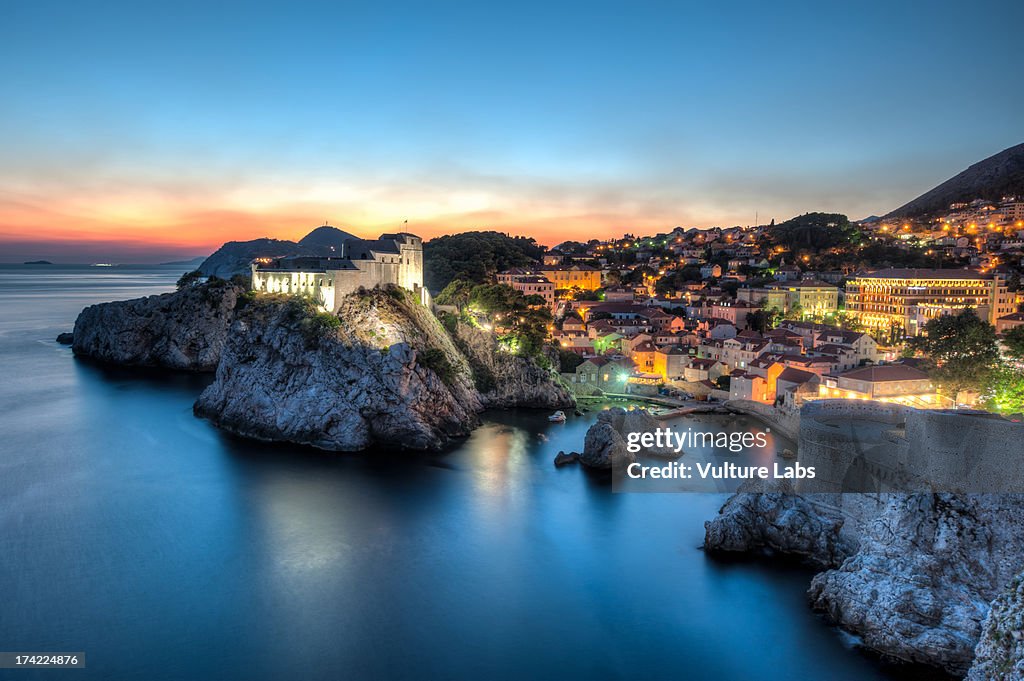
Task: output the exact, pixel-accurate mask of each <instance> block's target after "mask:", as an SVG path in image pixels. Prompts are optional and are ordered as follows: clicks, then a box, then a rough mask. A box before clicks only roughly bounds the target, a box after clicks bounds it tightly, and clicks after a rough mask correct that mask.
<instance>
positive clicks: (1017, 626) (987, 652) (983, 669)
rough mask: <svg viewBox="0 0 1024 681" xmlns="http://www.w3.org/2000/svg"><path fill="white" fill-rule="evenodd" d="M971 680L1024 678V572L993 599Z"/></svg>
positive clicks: (975, 655) (1008, 680) (1013, 680)
mask: <svg viewBox="0 0 1024 681" xmlns="http://www.w3.org/2000/svg"><path fill="white" fill-rule="evenodd" d="M967 678H968V679H970V681H991V680H992V679H998V680H999V681H1021V680H1022V679H1024V574H1022V575H1018V576H1017V577H1015V578H1014V580H1013V581H1012V582H1011V583H1010V586H1009V588H1008V589H1007V590H1006V591H1004V592H1003V593H1002V594H1001V595H1000V596H999V597H998V598H996V599H995V600H994V601H993V602H992V607H991V608H990V609H989V612H988V617H986V618H985V622H984V623H983V624H982V629H981V640H980V641H978V645H977V647H976V648H975V649H974V664H972V665H971V669H970V672H969V673H968V674H967Z"/></svg>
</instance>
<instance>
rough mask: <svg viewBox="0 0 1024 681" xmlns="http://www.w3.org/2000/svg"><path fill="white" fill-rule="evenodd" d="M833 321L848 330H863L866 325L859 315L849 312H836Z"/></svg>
mask: <svg viewBox="0 0 1024 681" xmlns="http://www.w3.org/2000/svg"><path fill="white" fill-rule="evenodd" d="M832 323H833V324H835V325H836V326H838V327H839V328H840V329H846V330H847V331H858V332H860V331H863V330H864V325H863V324H862V323H861V321H860V319H858V318H857V315H853V314H850V313H848V312H842V311H840V312H836V313H835V315H834V316H833V317H832Z"/></svg>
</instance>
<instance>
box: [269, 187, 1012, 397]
mask: <svg viewBox="0 0 1024 681" xmlns="http://www.w3.org/2000/svg"><path fill="white" fill-rule="evenodd" d="M487 234H488V235H489V236H490V237H491V238H497V239H506V240H508V241H512V239H511V238H509V237H505V236H504V235H499V234H496V233H487ZM470 236H472V233H471V234H470V235H455V236H452V237H445V238H447V239H459V238H469V237H470ZM396 238H397V239H398V240H399V241H395V239H396ZM348 243H352V244H353V246H352V247H351V250H352V252H350V253H348V254H343V253H339V255H338V257H335V258H334V259H333V260H332V259H319V260H310V259H308V258H307V259H305V260H302V259H292V260H284V261H282V260H276V261H271V260H270V259H263V260H262V261H260V262H256V263H254V264H253V267H252V275H253V282H254V287H255V288H256V289H257V290H262V291H268V290H269V291H276V292H292V293H308V294H310V295H315V296H318V299H319V300H321V301H322V305H323V306H324V307H325V309H331V308H332V307H334V304H333V301H334V295H335V293H334V291H335V288H336V287H338V288H337V290H339V291H341V290H352V289H353V287H355V286H357V285H366V284H367V283H371V280H372V279H373V277H379V278H380V282H379V283H387V282H391V283H401V285H403V286H405V287H406V288H408V289H410V290H412V291H414V292H416V293H417V294H418V295H420V296H421V297H422V298H423V300H424V302H427V300H428V298H429V294H428V293H427V291H426V288H425V287H424V286H423V268H424V266H423V260H424V258H423V251H422V246H421V242H420V240H419V239H418V238H417V237H414V236H412V235H401V236H398V235H383V236H382V237H381V238H380V240H378V241H376V242H373V241H370V242H367V241H364V240H356V241H350V242H348ZM531 245H532V240H531ZM430 248H431V246H430V244H429V243H428V245H427V247H426V261H427V263H426V269H427V270H428V274H429V270H430V267H431V251H430ZM340 250H344V249H340ZM355 251H361V252H360V253H355ZM520 255H521V254H520ZM533 255H535V257H533V258H529V257H525V256H523V257H521V258H520V260H521V261H520V264H518V265H517V266H514V267H508V268H504V269H493V268H492V271H484V272H482V273H481V272H477V273H475V275H474V276H466V277H465V278H463V276H464V275H462V274H461V273H459V272H456V273H455V275H454V276H452V275H450V276H449V277H448V280H447V281H445V282H444V284H445V286H444V287H443V289H441V290H439V291H435V296H436V298H435V300H434V301H433V304H435V308H436V310H437V311H438V312H439V314H441V315H445V314H451V315H457V316H461V317H462V318H463V319H466V320H469V321H471V322H472V323H474V324H476V325H477V326H478V327H480V328H483V329H486V330H488V331H493V332H494V333H495V334H497V335H499V336H502V337H504V338H506V339H508V340H509V342H510V343H516V344H520V343H522V342H523V341H524V333H523V329H522V328H521V325H520V326H517V323H516V322H517V321H518V322H522V321H523V320H524V316H523V315H524V314H525V315H528V316H529V321H532V322H533V325H532V328H533V329H534V331H535V332H534V334H533V335H534V338H533V344H534V345H537V344H541V343H546V344H550V345H553V346H554V347H556V348H557V349H558V351H559V357H560V359H559V364H560V366H559V369H560V373H561V375H562V378H563V379H564V381H565V382H566V384H568V385H569V386H570V387H571V389H572V390H573V392H575V393H576V394H577V395H579V396H586V395H601V394H606V395H607V394H610V395H621V394H631V395H636V396H656V395H661V396H668V397H686V398H696V399H701V400H704V399H712V400H746V401H753V402H758V403H762V404H769V405H776V406H778V407H780V408H785V409H799V407H800V406H801V405H802V404H803V403H804V402H805V401H807V400H815V399H821V398H835V397H840V398H846V399H861V400H875V401H882V402H892V403H897V404H902V405H905V406H912V407H917V408H923V409H929V408H950V407H958V406H959V407H979V406H984V405H985V404H990V405H992V404H994V401H993V395H992V388H991V387H990V386H987V385H986V383H985V378H984V377H983V376H982V375H981V374H982V373H983V372H982V371H981V369H982V368H984V367H983V366H978V367H976V370H977V373H978V375H977V377H976V378H977V379H978V380H970V377H968V378H967V380H959V381H956V382H955V385H952V383H954V382H950V381H947V380H944V376H943V372H942V370H941V369H942V366H941V364H942V358H941V357H940V358H934V357H930V356H929V353H928V352H927V351H926V348H927V342H924V341H926V338H927V336H928V329H929V325H932V326H935V324H937V323H941V322H942V320H943V319H947V320H948V319H955V318H957V317H958V315H961V313H963V312H964V311H965V310H966V311H969V312H970V315H971V317H972V318H971V319H970V320H968V323H970V322H972V321H973V322H976V323H977V324H978V325H983V328H990V329H991V332H992V338H993V346H994V347H993V349H995V347H998V349H999V352H998V353H997V355H994V356H991V357H990V359H992V360H994V361H993V362H990V364H992V365H993V366H995V365H997V364H998V365H1000V367H1002V369H1003V373H1004V374H1005V372H1007V371H1009V372H1014V371H1019V369H1020V342H1019V340H1018V338H1019V336H1020V335H1021V334H1024V329H1022V328H1021V327H1024V313H1022V312H1021V310H1022V309H1024V290H1021V286H1020V278H1021V268H1022V263H1024V200H1020V199H1018V198H1017V197H1005V198H1004V199H1003V200H1001V201H998V202H989V201H983V200H977V201H973V202H971V203H968V204H954V205H951V206H950V210H949V212H947V213H944V214H942V215H939V216H937V217H934V218H929V219H927V220H923V219H918V220H909V219H904V220H896V221H893V220H884V219H878V218H870V219H868V220H864V221H861V222H858V223H851V222H849V221H848V220H847V219H846V218H845V216H841V215H832V214H819V213H812V214H807V215H804V216H799V217H797V218H794V219H793V220H790V221H787V222H784V223H781V224H779V225H776V224H774V223H772V224H768V225H759V226H752V227H731V228H712V229H696V228H683V227H677V228H675V229H673V230H671V231H669V232H666V233H660V234H655V235H650V236H633V235H625V236H624V237H622V238H616V239H611V240H605V241H599V240H592V241H590V242H587V243H579V242H565V243H563V244H560V245H559V246H558V247H556V248H551V249H543V248H537V249H536V251H535V253H534V254H533ZM350 256H351V257H350ZM332 263H344V264H332ZM353 263H355V264H353ZM403 263H405V264H403ZM410 263H411V264H410ZM303 266H306V267H307V268H308V269H309V271H308V272H305V274H303V270H302V267H303ZM332 268H335V269H332ZM389 268H390V269H389ZM391 270H394V272H392V271H391ZM353 273H355V274H353ZM335 280H337V281H338V284H337V285H335V284H334V282H335ZM343 280H344V281H348V282H349V283H347V284H343V283H341V282H342V281H343ZM321 287H322V288H321ZM502 289H504V291H505V293H504V294H501V295H498V292H499V291H501V290H502ZM324 292H326V295H327V297H326V298H325V297H324ZM497 299H500V301H497ZM428 304H431V303H428ZM517 306H518V307H517ZM510 310H511V311H512V312H513V313H514V314H510V313H509V311H510ZM516 310H518V312H516ZM503 320H505V321H503ZM538 325H542V327H541V332H540V333H537V332H536V329H537V328H538ZM1015 329H1019V330H1016V331H1015ZM936 359H938V361H935V360H936ZM961 378H963V377H961ZM986 390H988V394H986ZM1004 392H1005V390H1004ZM1003 397H1005V396H1003ZM1014 406H1017V407H1018V410H1019V405H1018V404H1017V403H1014Z"/></svg>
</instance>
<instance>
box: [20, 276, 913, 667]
mask: <svg viewBox="0 0 1024 681" xmlns="http://www.w3.org/2000/svg"><path fill="white" fill-rule="evenodd" d="M178 274H180V273H178V272H167V271H159V270H151V271H150V270H135V271H129V272H121V271H111V270H104V271H97V270H96V269H95V268H91V269H90V268H81V269H74V268H59V269H49V268H47V269H46V270H38V269H36V270H32V269H31V268H20V267H5V268H0V367H3V375H2V382H0V650H7V651H14V650H33V651H85V653H86V659H87V663H88V668H87V669H85V670H73V671H52V670H42V671H36V672H25V671H7V672H4V671H0V678H17V679H30V678H45V679H55V678H65V677H66V678H72V679H83V680H84V679H139V680H140V681H157V680H161V679H182V680H186V679H187V680H193V679H227V680H231V679H239V680H241V679H246V680H249V679H256V680H259V679H342V678H344V679H362V678H408V679H425V678H446V679H537V678H559V677H560V678H585V679H604V678H609V679H611V678H634V677H641V678H673V679H678V678H688V679H769V680H772V679H778V680H782V679H830V680H841V679H882V678H892V674H893V672H892V671H891V670H890V671H886V670H882V669H881V668H879V666H878V665H877V664H876V663H874V662H873V661H871V660H869V659H867V658H865V657H864V656H862V655H861V654H859V653H858V652H856V651H854V650H851V649H850V648H849V647H848V646H847V645H845V644H844V643H843V640H842V638H841V637H840V636H839V635H837V633H836V632H835V631H834V630H832V629H830V628H828V627H827V626H824V625H823V624H822V622H821V621H820V620H819V619H818V618H817V617H816V616H815V615H814V614H813V613H811V612H810V611H809V609H808V608H807V606H806V603H805V598H804V591H805V589H806V587H807V584H808V581H809V578H810V575H809V573H807V572H804V571H802V570H798V569H793V568H782V567H772V566H768V565H765V564H763V563H751V562H734V563H723V562H718V561H712V560H709V559H708V558H707V557H706V556H705V555H704V554H703V553H702V552H701V551H699V550H698V547H699V545H700V544H701V541H702V539H703V521H704V520H705V519H707V518H710V517H711V516H712V515H714V513H715V512H716V511H717V510H718V507H719V506H720V505H721V503H722V501H723V500H724V496H723V495H710V494H612V493H611V491H610V486H609V484H608V481H607V480H605V479H602V478H601V477H600V476H592V475H588V474H586V473H585V472H584V471H582V470H580V469H578V468H576V467H567V468H563V469H555V468H554V467H553V466H552V463H551V461H552V458H553V456H554V454H555V453H556V452H557V451H558V450H559V449H578V448H579V447H580V444H581V443H582V439H583V434H584V432H585V431H586V428H587V426H588V425H589V423H590V422H591V421H592V419H593V415H592V414H588V415H587V416H586V417H584V418H576V419H571V420H570V421H569V422H568V423H566V424H563V425H552V424H548V423H547V422H546V420H545V415H544V414H537V413H530V412H510V413H498V414H491V415H489V416H488V418H487V424H486V425H485V426H484V427H483V428H481V429H480V430H478V431H477V432H475V433H474V434H473V436H472V437H471V438H469V440H468V441H466V442H465V443H464V444H463V445H461V446H460V447H458V448H457V449H456V450H454V451H453V452H451V453H449V454H448V455H446V456H443V457H424V456H397V455H378V456H375V457H363V456H351V455H349V456H339V455H331V454H327V453H323V452H316V451H312V450H305V449H295V448H289V447H282V446H267V445H259V444H254V443H250V442H245V441H241V440H236V439H233V438H229V437H226V436H224V435H222V434H220V433H219V432H218V431H216V430H215V429H213V428H212V427H211V426H209V425H208V424H207V423H205V422H203V421H200V420H197V419H196V418H194V417H193V416H192V410H191V406H192V402H193V401H194V399H195V397H196V396H197V394H198V392H199V391H200V390H201V389H202V387H203V386H204V385H205V383H206V382H207V380H208V379H207V378H204V377H199V376H172V375H166V374H158V373H151V372H131V371H125V370H111V369H104V368H102V367H97V366H95V365H91V364H88V363H84V362H78V361H75V360H74V359H73V358H72V356H71V353H70V350H68V349H67V348H64V347H60V346H58V345H56V344H55V343H54V342H53V338H54V337H55V336H56V334H57V333H58V332H59V331H65V330H69V329H70V327H71V325H72V323H73V320H74V317H75V315H76V314H77V312H78V310H79V309H81V307H82V306H84V305H86V304H89V303H91V302H98V301H103V300H112V299H120V298H130V297H134V296H138V295H144V294H148V293H154V292H158V291H161V290H164V289H166V288H168V287H170V286H171V285H172V283H173V281H174V279H175V278H176V277H177V275H178Z"/></svg>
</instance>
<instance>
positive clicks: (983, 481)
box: [905, 410, 1024, 493]
mask: <svg viewBox="0 0 1024 681" xmlns="http://www.w3.org/2000/svg"><path fill="white" fill-rule="evenodd" d="M906 433H907V435H906V438H907V443H908V451H907V459H906V463H905V465H906V466H907V469H908V470H909V471H910V472H912V473H913V474H914V475H916V476H917V477H919V478H920V479H921V480H922V481H923V482H924V483H925V484H928V485H931V486H934V487H935V488H936V489H940V490H943V491H953V492H962V493H981V492H992V493H997V492H1007V493H1013V492H1018V493H1024V424H1020V423H1013V422H1012V421H1007V420H1005V419H1001V418H993V417H991V416H987V415H983V414H977V413H971V412H957V411H946V410H934V411H926V410H915V411H914V412H912V413H911V414H909V415H908V417H907V425H906Z"/></svg>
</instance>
